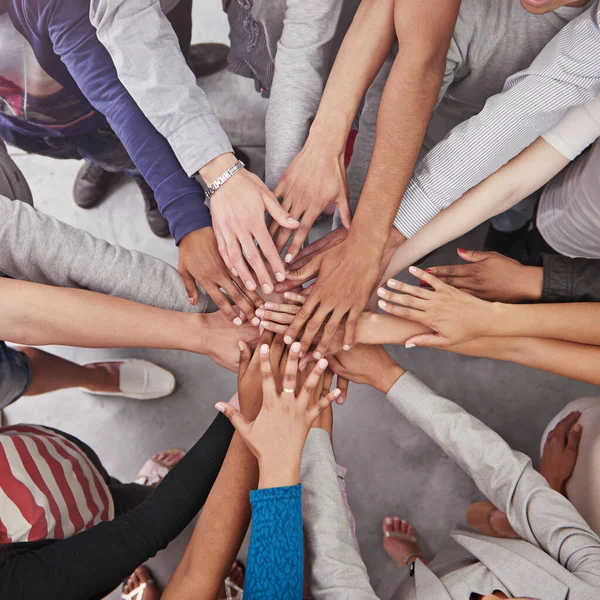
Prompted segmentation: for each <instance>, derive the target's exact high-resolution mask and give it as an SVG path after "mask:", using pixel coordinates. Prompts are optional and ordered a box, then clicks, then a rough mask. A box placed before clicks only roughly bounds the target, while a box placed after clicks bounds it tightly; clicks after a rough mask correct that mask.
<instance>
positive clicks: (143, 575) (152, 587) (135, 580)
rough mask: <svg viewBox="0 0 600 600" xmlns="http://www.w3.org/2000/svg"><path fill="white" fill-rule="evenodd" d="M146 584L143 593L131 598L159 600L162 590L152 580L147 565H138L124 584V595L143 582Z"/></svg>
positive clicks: (135, 599)
mask: <svg viewBox="0 0 600 600" xmlns="http://www.w3.org/2000/svg"><path fill="white" fill-rule="evenodd" d="M144 583H145V584H146V589H145V590H144V591H143V593H142V594H141V595H138V596H135V595H133V596H131V600H159V598H160V592H159V591H158V588H157V587H156V584H155V583H154V582H153V581H152V575H151V574H150V571H148V569H147V568H146V567H138V568H137V569H136V570H135V571H134V572H133V574H132V575H131V577H130V578H129V579H128V580H127V581H126V582H125V583H124V584H123V595H124V596H127V595H128V594H131V593H132V592H133V591H134V590H136V589H137V588H139V587H140V586H141V585H142V584H144Z"/></svg>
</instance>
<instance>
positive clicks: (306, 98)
mask: <svg viewBox="0 0 600 600" xmlns="http://www.w3.org/2000/svg"><path fill="white" fill-rule="evenodd" d="M343 4H344V2H343V0H328V1H327V2H319V3H307V2H305V1H303V0H295V1H291V2H288V3H287V10H286V14H285V20H284V26H283V34H282V36H281V39H280V40H279V42H278V44H277V54H276V55H275V74H274V77H273V85H272V89H271V93H270V99H269V104H268V107H267V116H266V123H265V134H266V159H265V169H266V173H265V182H266V184H267V187H269V188H270V189H273V188H274V187H275V186H276V185H277V183H278V182H279V180H280V179H281V176H282V175H283V173H284V171H285V169H286V168H287V166H288V165H289V164H290V162H291V161H292V159H293V158H294V157H295V156H296V154H298V152H300V150H301V149H302V146H303V145H304V142H305V141H306V139H307V137H308V132H309V129H310V126H311V123H312V121H313V119H314V117H315V115H316V113H317V109H318V108H319V102H320V100H321V97H322V95H323V90H324V87H325V82H326V81H327V76H328V74H329V71H330V69H331V63H332V61H333V59H334V57H335V51H336V47H335V46H337V44H336V43H335V37H336V31H337V26H338V23H339V20H340V13H341V11H342V8H343Z"/></svg>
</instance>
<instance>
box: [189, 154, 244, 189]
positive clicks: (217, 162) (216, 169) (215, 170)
mask: <svg viewBox="0 0 600 600" xmlns="http://www.w3.org/2000/svg"><path fill="white" fill-rule="evenodd" d="M236 162H237V158H236V157H235V154H232V153H231V152H227V153H226V154H221V155H219V156H217V158H213V160H211V161H210V162H209V163H207V164H206V165H204V166H203V167H202V168H201V169H200V171H198V174H199V175H200V177H202V180H203V181H204V183H206V185H211V184H212V183H213V182H214V181H215V179H217V178H218V177H220V176H221V175H223V173H225V171H227V169H229V167H232V166H233V165H234V164H235V163H236Z"/></svg>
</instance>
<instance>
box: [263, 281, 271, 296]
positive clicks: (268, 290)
mask: <svg viewBox="0 0 600 600" xmlns="http://www.w3.org/2000/svg"><path fill="white" fill-rule="evenodd" d="M262 289H263V292H264V293H265V294H270V293H271V292H272V291H273V288H272V287H271V286H270V285H269V284H268V283H263V286H262Z"/></svg>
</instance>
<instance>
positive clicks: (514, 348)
mask: <svg viewBox="0 0 600 600" xmlns="http://www.w3.org/2000/svg"><path fill="white" fill-rule="evenodd" d="M444 350H447V351H449V352H455V353H457V354H463V355H465V356H478V357H481V358H492V359H494V360H505V361H508V362H513V363H516V364H519V365H524V366H526V367H531V368H533V369H539V370H540V371H546V372H547V373H554V374H555V375H561V376H563V377H570V378H571V379H576V380H578V381H584V382H585V383H591V384H592V385H600V373H599V372H598V367H597V365H598V364H599V361H600V348H599V347H598V346H588V345H585V344H576V343H573V342H564V341H561V340H549V339H541V338H531V337H529V338H525V337H504V338H497V337H495V338H485V337H484V338H477V339H475V340H471V341H470V342H465V343H463V344H456V345H454V346H450V347H449V348H444Z"/></svg>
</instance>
